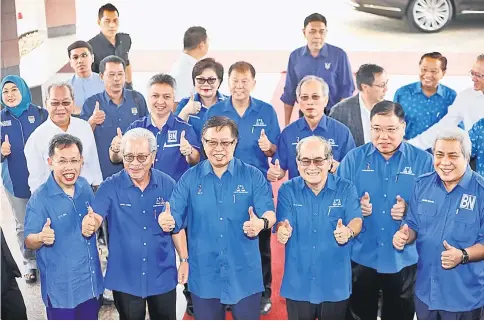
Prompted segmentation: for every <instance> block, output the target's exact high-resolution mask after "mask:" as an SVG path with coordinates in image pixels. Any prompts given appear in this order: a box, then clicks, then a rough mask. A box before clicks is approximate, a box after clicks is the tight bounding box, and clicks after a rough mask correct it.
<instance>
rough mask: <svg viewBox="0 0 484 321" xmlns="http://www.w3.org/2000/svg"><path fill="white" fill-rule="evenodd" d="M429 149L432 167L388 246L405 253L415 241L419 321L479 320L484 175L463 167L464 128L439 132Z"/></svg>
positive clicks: (466, 153) (483, 297) (467, 149)
mask: <svg viewBox="0 0 484 321" xmlns="http://www.w3.org/2000/svg"><path fill="white" fill-rule="evenodd" d="M433 153H434V168H435V171H434V172H432V173H429V174H426V175H423V176H421V177H419V178H418V179H417V181H416V183H415V189H414V192H413V194H412V197H411V199H410V202H409V208H408V213H407V216H406V218H405V220H404V223H405V224H402V227H401V228H400V229H399V231H397V232H396V233H395V236H394V237H393V246H394V247H395V248H396V249H397V250H399V251H404V250H405V248H406V247H407V246H409V245H410V244H416V247H417V252H418V268H417V281H416V284H415V310H416V312H417V318H418V319H419V320H479V316H480V313H481V309H482V308H483V307H484V291H483V284H484V274H483V273H482V272H483V271H484V203H483V202H482V200H484V179H483V178H482V176H480V175H478V174H477V173H475V172H473V171H472V170H471V169H470V167H469V165H468V162H469V158H470V153H471V143H470V140H469V136H468V135H467V133H465V132H464V131H462V130H460V129H458V128H454V129H450V130H447V131H445V132H443V133H441V134H439V135H438V136H437V138H436V140H435V144H434V147H433ZM481 320H482V319H481Z"/></svg>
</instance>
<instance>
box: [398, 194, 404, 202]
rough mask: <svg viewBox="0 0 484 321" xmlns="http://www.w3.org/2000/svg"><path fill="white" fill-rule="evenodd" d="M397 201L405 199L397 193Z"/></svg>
mask: <svg viewBox="0 0 484 321" xmlns="http://www.w3.org/2000/svg"><path fill="white" fill-rule="evenodd" d="M397 202H405V200H404V199H403V198H402V197H401V196H400V195H397Z"/></svg>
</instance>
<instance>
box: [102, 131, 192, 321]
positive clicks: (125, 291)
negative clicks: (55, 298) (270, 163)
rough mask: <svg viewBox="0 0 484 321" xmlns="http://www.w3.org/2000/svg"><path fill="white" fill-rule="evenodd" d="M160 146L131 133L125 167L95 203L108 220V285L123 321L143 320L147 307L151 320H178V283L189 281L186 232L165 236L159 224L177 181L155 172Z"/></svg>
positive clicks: (104, 185) (148, 136)
mask: <svg viewBox="0 0 484 321" xmlns="http://www.w3.org/2000/svg"><path fill="white" fill-rule="evenodd" d="M156 146H157V143H156V139H155V136H154V135H153V134H152V133H151V132H150V131H149V130H147V129H144V128H134V129H132V130H130V131H128V132H127V133H126V134H125V135H124V136H123V138H122V143H121V153H122V155H123V160H124V169H123V170H122V171H120V172H119V173H117V174H114V175H113V176H111V177H109V178H108V179H106V180H105V181H104V182H103V183H102V184H101V186H100V187H99V189H98V191H97V193H96V198H95V200H94V203H93V209H94V210H95V211H96V212H97V213H99V214H100V215H102V216H103V217H105V218H107V219H108V220H109V237H110V239H109V244H108V249H109V260H108V266H107V271H106V278H105V282H106V288H108V289H111V290H113V296H114V304H115V306H116V309H117V310H118V312H119V315H120V318H121V320H144V319H145V314H146V304H148V310H149V312H150V318H151V319H152V320H175V319H176V285H177V280H178V282H179V283H186V281H187V278H188V254H187V248H186V237H185V232H184V231H181V232H180V233H177V234H172V235H170V233H165V232H163V230H162V228H161V221H160V220H159V219H160V213H161V212H162V211H163V210H164V206H165V202H167V201H168V199H169V198H170V196H171V193H172V191H173V188H174V186H175V181H174V180H173V179H172V178H171V177H169V176H168V175H166V174H165V173H163V172H160V171H159V170H157V169H154V168H152V166H153V163H154V161H155V155H156V149H157V147H156ZM159 221H160V222H159ZM175 247H176V249H177V251H178V255H179V256H180V260H181V263H180V268H179V271H178V277H177V268H176V258H175Z"/></svg>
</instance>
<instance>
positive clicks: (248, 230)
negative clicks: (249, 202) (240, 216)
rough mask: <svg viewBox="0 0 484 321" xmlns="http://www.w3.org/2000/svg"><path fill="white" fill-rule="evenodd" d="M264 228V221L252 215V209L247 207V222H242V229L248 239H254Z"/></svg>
mask: <svg viewBox="0 0 484 321" xmlns="http://www.w3.org/2000/svg"><path fill="white" fill-rule="evenodd" d="M263 228H264V221H263V220H261V219H260V218H258V217H257V215H255V213H254V208H253V207H252V206H251V207H249V220H248V221H246V222H244V226H243V227H242V229H243V230H244V233H245V234H246V235H247V236H248V237H256V236H257V235H259V232H260V231H262V229H263Z"/></svg>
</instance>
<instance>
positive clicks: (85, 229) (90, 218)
mask: <svg viewBox="0 0 484 321" xmlns="http://www.w3.org/2000/svg"><path fill="white" fill-rule="evenodd" d="M96 224H97V221H96V218H95V213H94V211H93V210H92V207H91V206H89V207H88V210H87V215H86V216H84V218H83V219H82V235H84V236H85V237H90V236H91V235H92V234H93V233H94V232H96Z"/></svg>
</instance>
